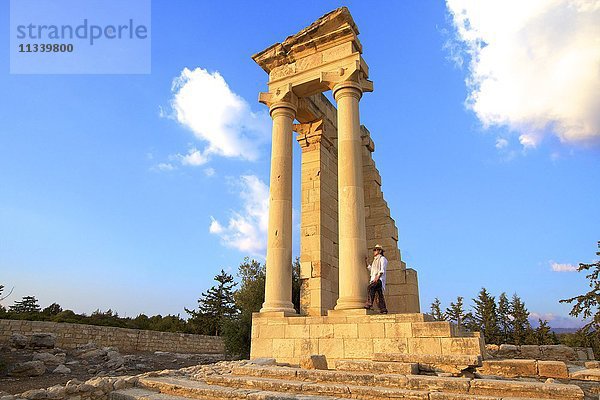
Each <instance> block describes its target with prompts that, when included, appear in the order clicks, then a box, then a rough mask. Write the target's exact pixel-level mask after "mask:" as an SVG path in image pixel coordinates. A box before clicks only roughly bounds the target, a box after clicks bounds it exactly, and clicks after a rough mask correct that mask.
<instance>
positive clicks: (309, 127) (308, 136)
mask: <svg viewBox="0 0 600 400" xmlns="http://www.w3.org/2000/svg"><path fill="white" fill-rule="evenodd" d="M326 126H328V124H326V123H325V121H323V119H319V120H316V121H313V122H307V123H304V124H294V131H296V132H297V133H298V136H296V140H297V141H298V143H299V144H300V147H302V148H306V147H309V146H311V145H313V144H316V143H320V144H322V145H324V146H325V148H326V149H329V148H331V146H333V141H332V140H331V139H330V138H329V137H327V135H326V133H325V132H326V131H327V132H330V131H329V130H328V129H330V128H326Z"/></svg>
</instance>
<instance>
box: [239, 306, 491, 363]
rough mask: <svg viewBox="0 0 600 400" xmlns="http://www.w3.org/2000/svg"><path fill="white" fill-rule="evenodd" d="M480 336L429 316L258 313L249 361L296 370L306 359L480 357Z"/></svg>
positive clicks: (347, 312)
mask: <svg viewBox="0 0 600 400" xmlns="http://www.w3.org/2000/svg"><path fill="white" fill-rule="evenodd" d="M483 348H484V343H483V339H482V338H481V337H480V336H479V334H478V333H467V332H461V331H458V330H457V329H456V327H455V326H454V325H453V324H451V323H449V322H445V321H443V322H432V321H431V317H430V316H429V315H426V314H386V315H369V314H367V312H366V311H365V310H351V311H350V310H346V311H329V315H327V316H285V315H284V314H283V313H255V314H254V315H253V318H252V348H251V354H250V358H252V359H255V358H262V357H273V358H275V359H276V360H277V362H282V363H289V364H292V365H298V364H299V363H300V359H301V357H303V356H307V355H311V354H322V355H324V356H325V357H326V358H327V362H328V364H329V365H330V366H333V365H334V364H335V362H336V361H338V360H343V359H345V360H352V359H367V360H370V359H373V358H374V356H375V354H377V353H410V354H430V355H448V356H457V355H474V356H478V355H481V354H482V351H483Z"/></svg>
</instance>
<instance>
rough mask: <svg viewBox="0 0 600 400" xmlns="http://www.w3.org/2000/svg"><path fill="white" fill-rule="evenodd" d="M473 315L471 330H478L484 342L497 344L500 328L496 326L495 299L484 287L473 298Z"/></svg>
mask: <svg viewBox="0 0 600 400" xmlns="http://www.w3.org/2000/svg"><path fill="white" fill-rule="evenodd" d="M473 301H474V302H475V306H474V307H473V310H474V312H473V315H472V318H471V321H472V326H471V327H470V329H471V330H479V331H480V332H481V333H482V334H483V337H484V338H485V342H486V343H495V344H499V342H500V330H499V328H498V320H497V313H498V311H497V309H496V299H495V298H494V296H492V295H490V294H489V293H488V291H487V290H486V289H485V288H481V291H480V292H479V295H478V296H477V298H475V299H473Z"/></svg>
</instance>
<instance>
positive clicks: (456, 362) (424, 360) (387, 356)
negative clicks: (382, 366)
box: [373, 353, 481, 374]
mask: <svg viewBox="0 0 600 400" xmlns="http://www.w3.org/2000/svg"><path fill="white" fill-rule="evenodd" d="M373 359H374V360H375V361H381V362H391V363H394V362H395V363H417V364H418V366H419V370H421V371H428V372H447V373H452V374H458V373H460V372H462V371H464V370H467V369H470V368H472V367H478V366H480V365H481V356H479V355H472V356H470V355H444V354H412V353H408V354H394V353H376V354H375V355H374V357H373Z"/></svg>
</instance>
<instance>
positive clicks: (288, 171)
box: [260, 94, 296, 314]
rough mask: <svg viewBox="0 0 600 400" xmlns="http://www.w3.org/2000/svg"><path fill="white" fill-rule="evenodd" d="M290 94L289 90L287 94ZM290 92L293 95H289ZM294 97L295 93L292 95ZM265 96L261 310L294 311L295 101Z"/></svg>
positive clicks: (292, 312)
mask: <svg viewBox="0 0 600 400" xmlns="http://www.w3.org/2000/svg"><path fill="white" fill-rule="evenodd" d="M290 95H291V94H290ZM291 96H293V95H291ZM294 98H295V97H294ZM288 99H289V100H290V101H282V100H280V99H274V98H273V96H271V97H270V98H269V99H268V100H265V101H264V102H266V103H267V104H268V105H269V108H270V112H271V118H273V140H272V150H271V186H270V189H269V227H268V238H267V271H266V282H265V302H264V303H263V306H262V308H261V310H260V311H261V312H272V311H283V312H285V313H291V314H294V313H295V310H294V305H293V304H292V301H291V300H292V150H293V148H292V141H293V136H292V135H293V133H292V128H293V121H294V118H295V116H296V104H295V102H293V101H291V100H293V99H292V98H290V96H288Z"/></svg>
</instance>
